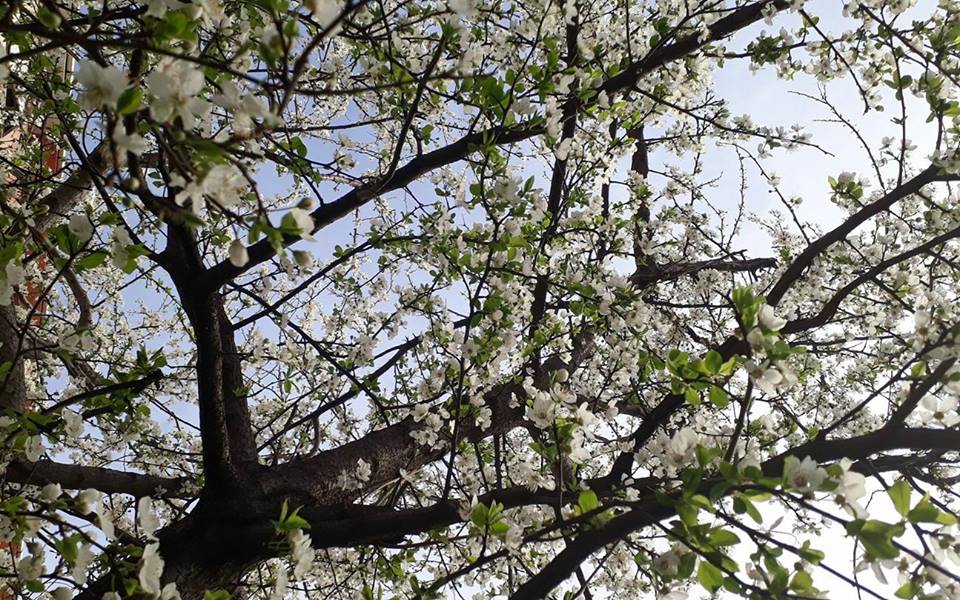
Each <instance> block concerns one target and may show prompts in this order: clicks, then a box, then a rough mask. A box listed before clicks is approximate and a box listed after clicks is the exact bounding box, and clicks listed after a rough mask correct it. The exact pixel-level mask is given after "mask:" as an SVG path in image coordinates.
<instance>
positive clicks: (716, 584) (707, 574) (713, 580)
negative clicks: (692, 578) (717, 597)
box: [697, 560, 723, 594]
mask: <svg viewBox="0 0 960 600" xmlns="http://www.w3.org/2000/svg"><path fill="white" fill-rule="evenodd" d="M697 581H699V582H700V585H702V586H703V587H704V589H706V590H707V591H708V592H710V593H711V594H712V593H714V592H716V591H717V590H719V589H720V587H721V586H723V571H721V570H720V569H718V568H717V567H715V566H713V565H712V564H710V563H709V562H708V561H705V560H701V561H700V566H699V567H698V568H697Z"/></svg>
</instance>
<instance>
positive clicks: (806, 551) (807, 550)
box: [800, 540, 827, 565]
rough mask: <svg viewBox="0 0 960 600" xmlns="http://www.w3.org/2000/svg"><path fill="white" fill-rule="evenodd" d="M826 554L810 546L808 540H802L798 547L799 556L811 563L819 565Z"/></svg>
mask: <svg viewBox="0 0 960 600" xmlns="http://www.w3.org/2000/svg"><path fill="white" fill-rule="evenodd" d="M826 557H827V555H826V554H824V553H823V552H821V551H820V550H816V549H814V548H811V547H810V540H807V541H805V542H803V546H801V547H800V558H802V559H803V560H805V561H807V562H808V563H810V564H813V565H819V564H820V562H821V561H823V559H824V558H826Z"/></svg>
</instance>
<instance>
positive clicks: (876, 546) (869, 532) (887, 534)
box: [847, 519, 903, 559]
mask: <svg viewBox="0 0 960 600" xmlns="http://www.w3.org/2000/svg"><path fill="white" fill-rule="evenodd" d="M858 528H859V529H858ZM851 530H852V531H851ZM847 531H848V533H852V534H853V535H856V536H857V539H859V540H860V543H861V544H863V547H864V548H865V549H866V550H867V552H869V553H870V555H871V556H873V557H874V558H879V559H885V558H897V557H898V556H900V550H899V549H897V547H896V546H894V545H893V538H894V537H896V536H898V535H900V534H901V533H903V528H902V527H901V526H899V525H891V524H890V523H884V522H883V521H877V520H873V519H871V520H869V521H865V522H864V521H860V520H857V521H852V522H850V523H848V524H847Z"/></svg>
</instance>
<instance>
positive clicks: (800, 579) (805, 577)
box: [790, 571, 813, 592]
mask: <svg viewBox="0 0 960 600" xmlns="http://www.w3.org/2000/svg"><path fill="white" fill-rule="evenodd" d="M790 589H791V590H793V591H795V592H807V591H810V590H812V589H813V577H811V576H810V573H807V572H806V571H797V572H796V573H795V574H794V576H793V579H791V580H790Z"/></svg>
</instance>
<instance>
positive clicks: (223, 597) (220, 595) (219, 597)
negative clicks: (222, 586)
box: [203, 590, 230, 600]
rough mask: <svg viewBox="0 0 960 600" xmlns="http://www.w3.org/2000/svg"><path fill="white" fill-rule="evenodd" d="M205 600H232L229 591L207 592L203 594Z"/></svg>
mask: <svg viewBox="0 0 960 600" xmlns="http://www.w3.org/2000/svg"><path fill="white" fill-rule="evenodd" d="M203 600H230V592H228V591H227V590H207V591H205V592H204V593H203Z"/></svg>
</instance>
